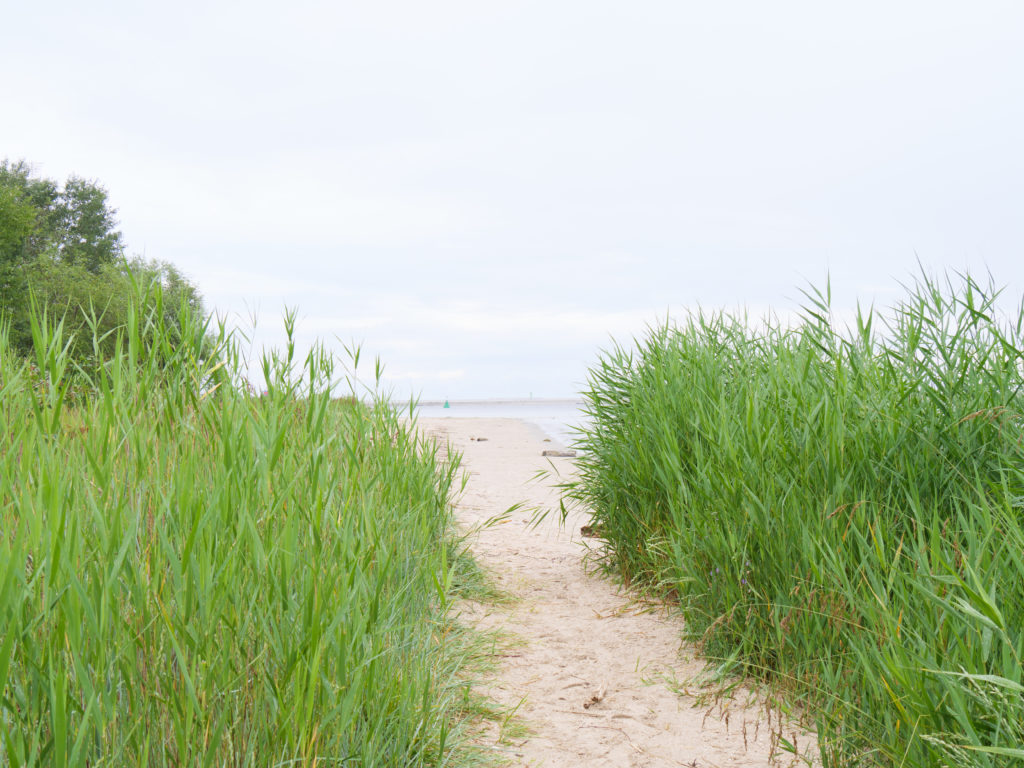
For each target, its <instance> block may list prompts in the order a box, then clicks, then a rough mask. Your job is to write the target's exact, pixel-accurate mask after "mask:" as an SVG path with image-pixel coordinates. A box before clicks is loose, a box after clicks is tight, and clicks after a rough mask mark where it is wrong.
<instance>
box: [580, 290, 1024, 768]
mask: <svg viewBox="0 0 1024 768" xmlns="http://www.w3.org/2000/svg"><path fill="white" fill-rule="evenodd" d="M807 296H808V302H807V305H806V306H805V308H804V310H803V316H802V322H801V323H799V324H798V325H796V326H794V327H784V326H782V325H780V324H778V323H767V324H765V325H763V326H761V327H758V328H755V327H754V326H752V325H751V324H750V323H748V322H747V320H746V318H742V317H740V318H737V317H731V316H728V315H725V314H713V315H706V314H697V315H694V316H692V317H690V318H689V319H688V320H687V321H686V322H685V323H683V324H682V325H679V326H672V325H665V326H662V327H659V328H654V329H652V330H651V331H650V333H649V335H648V336H647V338H646V339H644V340H642V341H641V342H639V345H638V347H637V349H636V351H627V350H626V349H624V348H621V347H617V348H614V349H612V350H611V351H610V352H607V353H606V354H605V355H604V356H603V358H602V359H601V360H600V361H599V363H598V364H597V365H596V366H595V367H594V368H593V369H592V371H591V375H590V382H589V389H588V391H587V392H586V393H585V394H586V399H587V403H588V410H589V415H590V417H591V420H592V426H591V427H590V428H589V429H588V431H587V432H586V433H584V434H583V435H582V436H581V440H580V442H581V447H583V448H584V449H586V450H585V452H584V453H583V457H582V459H581V461H580V475H579V479H578V481H576V482H575V483H574V484H573V485H571V486H570V487H569V489H568V494H569V496H570V497H571V498H572V499H574V500H576V501H579V502H583V503H585V504H587V505H588V506H589V507H590V508H591V509H592V510H593V512H594V515H595V517H596V519H597V522H598V524H599V525H600V529H601V530H602V531H603V534H604V536H605V537H606V539H607V541H608V551H607V555H606V560H605V563H606V565H607V567H608V568H610V569H612V570H614V571H616V572H618V573H619V574H620V575H621V576H623V577H624V578H626V579H629V580H634V579H635V580H639V581H641V582H644V583H647V584H649V585H656V586H657V587H658V588H661V589H663V590H666V591H669V592H671V593H674V594H676V595H678V597H679V602H680V606H681V609H682V611H683V613H684V615H685V617H686V620H687V626H688V628H689V631H690V633H691V634H692V635H693V636H694V637H696V638H698V639H699V640H700V641H702V642H703V643H704V645H705V649H706V651H707V652H708V653H709V654H710V655H712V656H718V657H721V658H723V659H728V660H730V662H731V663H734V664H735V665H738V667H739V668H740V669H741V670H743V671H745V672H746V673H748V674H755V675H758V676H763V677H769V678H771V679H772V680H774V681H775V683H776V684H777V685H779V686H781V687H783V688H785V689H788V691H789V692H790V694H791V695H792V696H794V697H797V698H798V699H800V700H801V701H802V702H803V703H804V704H805V705H806V706H807V707H808V711H809V712H811V713H813V714H814V716H815V717H816V718H817V720H818V723H819V737H820V744H821V748H822V755H823V758H824V760H825V761H826V763H827V764H832V765H855V764H863V765H921V766H925V765H945V764H950V765H953V764H956V765H978V766H994V765H1004V764H1007V762H1006V761H1007V760H1014V759H1019V758H1021V757H1024V726H1022V723H1024V688H1022V687H1021V686H1022V684H1024V677H1022V673H1021V659H1022V657H1024V631H1022V629H1021V627H1022V626H1024V556H1022V554H1021V553H1022V551H1024V528H1022V513H1021V505H1022V503H1024V502H1022V499H1024V461H1022V459H1024V455H1022V444H1021V441H1022V427H1024V423H1022V418H1021V414H1022V387H1024V369H1022V353H1021V349H1022V348H1024V310H1021V311H1018V313H1017V314H1016V315H1015V316H1013V317H1012V318H1011V320H1010V321H1009V322H1001V321H1000V320H999V319H998V317H997V314H996V301H997V297H998V291H995V290H994V289H993V288H992V286H991V285H988V286H981V285H979V284H978V283H977V282H976V281H974V280H973V279H972V278H970V277H969V276H963V277H961V278H958V279H956V280H951V279H947V280H946V281H945V282H944V283H940V282H939V281H936V280H934V279H931V278H929V277H927V276H922V277H921V278H920V279H918V280H917V281H916V282H915V283H914V284H912V285H911V286H909V287H908V288H907V295H906V298H904V300H903V301H901V302H900V303H899V304H897V305H896V306H895V307H894V308H893V309H892V311H891V312H890V313H889V314H888V315H882V314H880V313H878V312H875V311H874V310H868V311H860V312H858V316H857V320H856V323H855V324H854V326H853V327H852V328H849V329H847V330H846V331H838V330H836V329H835V328H834V325H833V321H832V317H831V311H830V296H829V291H828V290H826V291H824V292H817V291H810V292H808V294H807ZM880 325H882V326H883V327H881V328H880Z"/></svg>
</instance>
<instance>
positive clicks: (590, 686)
mask: <svg viewBox="0 0 1024 768" xmlns="http://www.w3.org/2000/svg"><path fill="white" fill-rule="evenodd" d="M419 427H420V429H421V430H422V431H424V432H425V433H426V434H430V435H433V436H435V437H436V438H437V439H439V440H440V441H442V442H444V441H448V442H449V443H450V444H451V446H452V448H453V450H457V451H459V452H460V453H461V454H462V455H463V470H464V471H467V472H468V473H469V482H468V485H467V487H466V491H465V493H464V494H463V496H462V497H461V499H460V500H459V502H458V506H457V515H458V519H459V521H460V524H461V525H462V526H464V527H465V528H470V527H472V526H476V525H478V524H480V523H482V522H483V521H485V520H487V519H489V518H491V517H493V516H495V515H497V514H500V513H501V512H503V511H504V510H506V509H508V508H509V507H511V506H512V505H514V504H525V505H526V507H546V508H554V509H555V510H557V508H558V491H557V489H555V488H553V487H552V482H553V481H549V482H535V481H534V477H535V475H536V473H537V472H538V470H543V469H550V468H551V467H550V464H549V463H548V462H549V461H552V462H553V463H554V464H555V467H556V468H557V471H558V472H559V473H560V474H562V475H563V476H568V474H569V473H571V472H572V460H571V459H560V458H556V459H548V458H545V457H543V456H542V455H541V453H542V451H544V450H545V449H550V448H553V447H558V446H557V445H555V444H553V443H551V442H547V441H545V435H544V434H543V433H542V432H541V431H540V430H539V429H538V428H536V427H534V426H532V425H530V424H527V423H525V422H521V421H517V420H513V419H455V418H446V419H426V420H421V421H420V422H419ZM480 438H483V439H480ZM530 517H531V513H530V511H529V510H528V509H523V510H521V511H519V512H517V513H515V514H513V515H511V517H510V518H509V519H508V520H507V521H506V522H504V523H501V524H498V525H493V526H491V527H489V528H485V529H483V530H482V531H481V532H480V533H479V534H478V535H477V536H476V537H475V539H474V541H473V544H472V549H473V552H474V554H475V556H476V557H477V559H478V561H479V562H480V563H481V564H482V565H483V566H484V567H485V568H486V569H487V570H489V571H490V572H491V574H492V575H493V576H494V578H495V579H496V580H497V582H498V584H499V586H500V587H501V588H502V589H503V590H505V591H507V592H509V593H511V594H512V595H513V596H514V597H515V599H514V600H513V601H510V603H509V604H507V605H506V604H501V605H479V604H475V603H467V604H466V606H465V607H464V611H463V613H464V615H465V616H468V617H470V619H471V620H473V621H476V622H478V624H479V626H481V627H484V628H488V629H500V630H501V631H503V632H508V633H511V634H513V635H515V636H516V637H517V638H518V639H519V640H520V641H521V643H519V644H516V645H515V646H514V647H512V648H511V649H509V650H508V651H507V652H506V653H505V654H504V657H503V658H502V659H501V660H500V664H499V667H500V669H499V672H498V673H497V676H496V677H495V679H493V680H491V681H489V682H488V683H487V684H486V687H485V689H484V692H485V693H486V694H487V695H488V696H490V697H491V698H493V699H495V700H497V701H498V702H499V703H500V704H502V705H504V706H506V707H516V706H517V705H518V710H517V713H516V714H517V716H518V717H519V718H521V719H522V721H524V723H525V725H526V726H527V728H528V729H529V730H530V735H529V736H527V737H524V738H522V739H514V740H512V742H511V743H508V742H505V743H502V744H498V743H497V728H495V729H494V731H493V732H492V733H490V734H489V735H488V736H487V737H485V738H489V739H490V742H491V743H492V744H493V745H494V746H495V748H496V749H499V750H501V751H503V752H504V753H505V754H506V755H507V756H508V759H509V765H514V766H531V767H536V766H545V768H562V767H565V768H568V767H570V766H593V767H595V768H596V767H598V766H637V767H639V766H643V767H644V768H662V767H663V766H666V767H667V766H691V767H693V766H699V768H713V767H714V766H764V765H776V764H779V765H785V764H789V763H790V762H792V755H786V754H783V755H779V756H777V757H776V758H775V759H774V760H773V759H772V757H771V738H770V735H769V726H768V724H767V722H766V721H765V720H764V716H763V714H762V713H760V712H758V711H757V710H756V709H753V708H746V707H744V706H742V705H741V703H739V702H737V701H735V700H734V702H733V703H732V704H729V705H727V706H726V710H727V713H728V714H727V717H722V716H721V714H720V713H717V712H716V713H714V714H712V713H709V712H708V710H707V709H703V708H699V707H696V706H695V700H694V699H693V698H692V697H689V696H686V695H681V694H680V693H679V692H678V690H677V691H673V690H672V686H671V685H670V682H669V681H680V682H685V681H687V680H690V679H692V677H693V676H694V675H695V674H696V673H698V672H699V671H700V669H701V668H702V665H701V664H700V663H699V662H698V661H694V660H693V650H692V648H689V647H685V646H682V645H681V642H680V635H681V625H680V622H679V619H678V618H675V617H671V616H668V615H666V613H665V612H663V611H652V610H646V611H644V610H643V609H642V607H641V606H639V605H637V604H636V603H635V602H633V601H631V600H630V598H629V597H628V596H627V595H624V594H622V592H620V591H618V590H617V589H616V587H615V585H613V584H612V583H611V582H610V581H608V580H606V579H603V578H600V577H596V576H588V575H587V574H586V573H585V572H584V565H583V563H582V556H583V554H584V552H585V550H584V548H583V547H582V546H581V541H580V534H579V530H580V526H581V525H584V524H586V523H587V518H586V516H585V515H583V514H580V513H573V514H570V517H569V520H568V521H567V524H566V526H565V527H564V529H562V528H560V527H559V522H558V519H559V515H558V513H557V511H556V512H554V513H552V514H549V515H548V517H547V519H546V520H545V522H543V523H542V524H541V525H540V526H539V527H536V528H533V527H531V525H530ZM594 699H599V700H598V701H594ZM785 736H786V738H788V739H790V740H793V739H794V738H796V739H797V740H798V741H797V744H798V747H800V751H801V752H803V751H805V749H806V748H807V747H809V746H811V744H810V743H809V740H808V737H807V736H806V735H805V734H802V733H796V734H794V733H793V732H792V729H790V728H787V729H786V732H785Z"/></svg>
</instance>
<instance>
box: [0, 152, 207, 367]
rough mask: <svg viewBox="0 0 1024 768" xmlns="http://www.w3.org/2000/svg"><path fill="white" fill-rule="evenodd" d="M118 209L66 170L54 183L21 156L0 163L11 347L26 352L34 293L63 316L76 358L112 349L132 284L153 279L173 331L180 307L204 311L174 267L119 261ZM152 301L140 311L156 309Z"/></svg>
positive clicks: (0, 259)
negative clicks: (95, 340) (61, 180)
mask: <svg viewBox="0 0 1024 768" xmlns="http://www.w3.org/2000/svg"><path fill="white" fill-rule="evenodd" d="M115 214H116V211H115V210H114V209H113V208H111V207H110V204H109V201H108V198H107V192H106V190H105V189H103V187H101V186H100V185H99V184H98V183H96V182H93V181H87V180H85V179H83V178H81V177H78V176H71V177H70V178H69V179H68V180H67V182H66V183H65V184H64V186H63V187H61V186H60V185H59V184H58V183H57V182H55V181H53V180H52V179H46V178H40V177H37V176H35V175H34V173H33V171H32V167H31V166H30V165H29V164H28V163H26V162H25V161H23V160H20V161H17V162H10V161H7V160H4V161H2V162H0V319H5V320H6V321H7V322H8V323H9V324H10V326H11V329H10V343H11V345H12V347H13V348H15V349H17V350H18V351H20V352H21V353H22V354H26V355H27V354H30V353H31V351H32V334H31V325H30V321H29V315H30V311H31V306H32V303H33V299H34V301H35V304H36V305H37V306H38V307H39V308H40V309H45V310H46V312H47V314H48V316H49V317H51V318H54V317H62V318H64V327H65V333H66V334H67V336H66V338H71V337H73V341H72V355H73V357H74V358H76V359H77V360H79V361H85V360H87V359H91V358H93V357H95V356H97V355H98V356H99V357H101V358H102V357H104V356H106V355H107V354H109V353H110V351H111V350H112V349H113V347H114V343H115V338H116V333H117V330H118V329H119V328H120V327H121V326H123V325H124V323H125V321H126V318H127V317H128V315H129V313H130V310H131V306H130V303H129V302H130V301H132V300H133V298H132V297H135V296H137V295H138V291H136V290H135V289H134V286H133V283H135V284H138V283H141V284H142V285H144V286H148V285H150V284H151V283H153V282H154V281H155V282H159V283H160V285H161V287H162V291H161V298H160V300H159V301H160V303H159V310H160V319H161V322H162V323H163V324H164V326H165V329H166V330H167V331H168V332H169V336H170V337H171V338H173V337H174V334H175V333H177V332H180V330H181V328H182V323H183V321H184V317H183V313H185V312H188V313H191V314H192V315H193V316H197V317H203V315H204V312H203V302H202V296H201V295H200V294H199V291H198V289H197V288H196V286H195V285H194V284H193V283H191V282H190V281H189V280H188V279H187V278H186V277H185V276H184V275H182V274H181V272H180V271H179V270H178V269H177V268H175V267H174V266H173V265H171V264H168V263H166V262H159V261H146V260H144V259H141V258H133V259H126V258H125V256H124V242H123V237H122V235H121V233H120V232H119V231H118V229H117V220H116V218H115ZM147 295H149V294H147ZM153 301H154V304H153V305H152V306H149V307H146V308H145V309H147V310H156V309H157V308H158V306H157V304H156V301H157V300H156V299H153ZM93 330H95V332H96V335H97V337H98V338H99V339H100V341H99V343H98V344H96V345H94V343H93ZM165 338H167V337H166V336H165Z"/></svg>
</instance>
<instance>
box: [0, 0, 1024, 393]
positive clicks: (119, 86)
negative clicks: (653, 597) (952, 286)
mask: <svg viewBox="0 0 1024 768" xmlns="http://www.w3.org/2000/svg"><path fill="white" fill-rule="evenodd" d="M0 2H2V5H3V11H2V18H3V24H4V28H5V29H4V35H3V38H4V40H3V45H2V46H0V58H2V63H3V68H2V71H3V72H4V77H3V86H2V88H0V157H3V156H6V157H8V158H10V159H12V160H14V159H21V158H24V159H26V160H28V161H29V162H31V163H33V164H34V165H35V167H36V170H37V171H38V172H39V173H41V174H43V175H46V176H50V177H55V178H60V179H63V178H64V177H66V176H67V175H68V174H70V173H76V174H78V175H81V176H85V177H87V178H91V179H96V180H99V181H100V182H101V183H102V184H103V185H104V186H105V187H106V188H107V190H108V191H109V193H110V197H111V200H112V202H113V204H114V205H115V206H116V207H117V208H118V211H119V214H118V216H119V220H120V222H121V228H122V231H123V232H124V235H125V240H126V242H127V243H128V244H129V248H130V250H131V251H133V252H136V253H143V254H145V255H146V256H147V257H150V258H157V259H161V260H166V261H171V262H173V263H175V264H176V265H178V266H179V267H180V268H181V269H182V270H183V271H184V272H185V273H186V274H187V275H189V276H190V277H191V278H192V279H193V280H194V281H195V282H197V283H198V285H199V287H200V289H201V290H202V292H203V294H204V295H205V298H206V303H207V306H208V308H209V309H213V310H216V311H218V312H220V313H223V314H225V315H226V316H228V317H230V318H232V319H233V321H235V322H241V323H242V324H243V325H247V324H248V322H249V321H248V317H249V315H250V313H251V312H253V311H257V312H258V314H259V323H258V326H257V327H258V332H257V336H256V338H257V345H258V344H262V343H279V342H280V331H279V328H280V326H281V323H280V316H281V314H282V311H283V307H285V306H295V307H297V308H298V311H299V318H300V320H299V336H300V342H301V343H303V344H305V343H308V341H309V340H311V339H312V338H314V337H322V338H323V339H324V340H325V341H327V342H328V343H329V344H331V345H332V346H334V347H336V348H337V349H339V350H340V349H341V348H342V342H345V343H349V342H356V343H361V344H362V346H363V354H364V356H366V357H368V358H372V357H373V356H375V355H379V356H380V357H381V358H382V360H383V362H384V363H385V366H386V368H385V373H386V384H387V385H388V386H390V387H393V388H394V389H395V392H396V393H398V394H407V393H409V392H413V393H417V394H420V395H422V396H424V397H426V398H444V397H451V398H459V397H491V396H524V397H525V396H529V395H530V394H531V393H532V394H533V395H534V396H538V397H539V396H566V395H571V394H573V393H574V392H577V391H578V390H579V389H580V388H581V386H582V384H583V382H584V381H585V377H586V370H587V367H588V365H590V364H592V363H593V362H594V360H595V358H596V355H597V353H598V351H599V349H600V348H602V347H605V346H607V345H608V343H609V340H610V338H613V337H614V338H616V339H619V340H622V341H628V340H629V339H630V338H631V337H632V336H633V335H636V334H641V333H642V332H643V330H644V327H645V324H647V323H651V322H657V321H658V319H659V318H664V317H665V316H666V314H669V313H670V314H672V315H675V316H681V315H683V313H685V311H686V309H687V308H695V307H697V306H703V307H706V308H716V307H729V308H735V307H747V308H749V309H750V311H751V312H752V313H754V314H758V313H762V312H764V311H765V310H766V309H767V308H769V307H771V308H774V309H775V310H777V311H779V312H783V313H785V312H787V311H792V310H793V309H794V308H795V307H797V306H798V304H799V301H800V288H801V287H803V286H805V285H806V284H807V283H808V282H811V283H815V284H821V283H823V282H824V280H825V277H826V275H827V274H829V273H830V274H831V276H832V283H833V288H834V292H835V294H836V297H837V298H836V301H837V304H840V305H842V306H844V307H849V306H852V305H853V302H854V301H855V299H856V298H860V299H861V300H863V301H866V302H870V301H872V300H874V301H876V302H878V303H880V304H883V305H884V304H886V303H888V302H890V301H892V300H893V299H894V298H896V297H897V296H898V294H899V292H900V288H899V285H898V282H899V281H900V280H906V279H907V278H908V277H910V276H911V275H912V274H913V273H914V272H915V270H916V269H917V267H916V263H917V260H918V259H920V261H921V262H922V263H923V264H924V265H926V267H927V268H928V269H931V270H935V271H942V270H946V269H950V270H963V269H965V268H966V269H970V270H972V271H975V272H979V273H984V272H985V271H986V270H990V271H991V272H992V274H993V276H994V277H995V279H996V281H997V282H998V283H1000V284H1005V285H1006V286H1008V291H1009V292H1010V294H1012V295H1014V296H1015V297H1016V298H1019V296H1020V294H1021V293H1022V291H1024V258H1022V256H1024V252H1022V250H1024V249H1022V245H1024V149H1022V141H1024V138H1022V137H1024V3H1021V2H1019V0H1012V1H1010V0H1008V1H1007V2H986V1H985V0H973V1H972V2H942V1H941V0H939V1H936V0H931V1H928V2H909V1H908V2H895V1H894V0H887V1H886V2H857V3H852V2H850V3H843V4H839V3H823V2H803V3H795V2H764V0H753V1H749V2H706V0H705V1H702V2H683V1H681V0H677V1H676V2H641V1H637V2H628V3H627V2H615V3H611V2H596V1H595V0H586V1H580V2H575V1H574V2H558V1H557V0H544V2H487V1H486V0H474V1H473V2H452V1H450V0H437V1H435V2H429V3H427V2H386V1H385V2H382V1H380V0H376V1H374V2H360V3H356V2H332V3H311V2H304V1H303V0H299V2H290V3H282V2H275V3H263V2H253V1H252V0H247V1H246V2H231V3H228V2H202V3H193V2H177V3H161V4H159V5H158V6H157V5H155V4H150V3H139V2H134V1H133V2H103V1H102V0H94V1H93V2H88V3H82V2H38V3H28V2H14V1H13V0H0Z"/></svg>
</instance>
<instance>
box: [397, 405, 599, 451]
mask: <svg viewBox="0 0 1024 768" xmlns="http://www.w3.org/2000/svg"><path fill="white" fill-rule="evenodd" d="M448 405H449V407H448V408H445V407H444V403H436V402H430V403H423V404H421V405H418V406H417V407H416V411H415V412H416V415H417V416H418V417H423V418H425V419H426V418H429V419H438V418H441V419H443V418H453V419H460V418H461V419H520V420H522V421H526V422H528V423H530V424H534V425H536V426H538V427H540V428H541V429H542V430H543V431H544V433H545V434H546V435H548V437H550V438H551V439H552V440H554V441H556V442H557V443H559V444H560V445H561V446H563V447H565V448H571V447H572V445H573V443H574V442H575V440H576V430H577V429H579V428H581V427H583V426H585V425H586V421H587V419H586V414H584V413H583V410H582V408H583V401H582V400H464V401H456V400H453V401H450V402H449V404H448Z"/></svg>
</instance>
